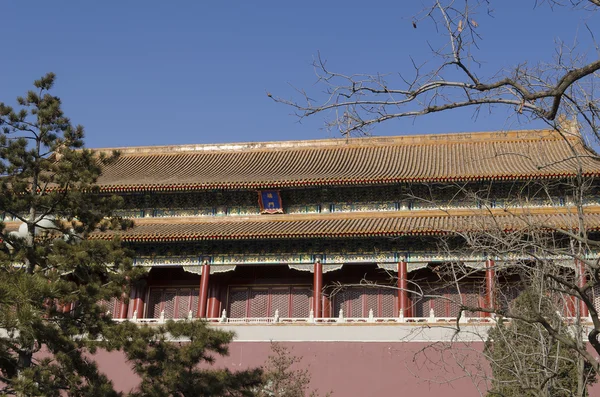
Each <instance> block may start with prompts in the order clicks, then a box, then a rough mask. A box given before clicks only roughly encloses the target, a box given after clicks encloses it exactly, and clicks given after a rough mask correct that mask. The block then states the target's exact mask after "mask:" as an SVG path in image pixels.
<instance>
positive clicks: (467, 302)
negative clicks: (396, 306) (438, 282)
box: [413, 284, 485, 317]
mask: <svg viewBox="0 0 600 397" xmlns="http://www.w3.org/2000/svg"><path fill="white" fill-rule="evenodd" d="M423 294H424V296H423V297H420V298H414V302H413V304H414V308H415V316H416V317H429V314H430V311H431V309H433V312H434V314H435V316H436V317H458V315H459V313H460V307H461V305H464V306H471V307H481V306H483V304H484V301H483V299H484V296H485V294H484V293H483V292H482V291H481V288H480V287H479V286H478V285H475V284H464V285H461V286H460V293H459V290H458V289H457V288H456V287H451V286H430V287H429V288H423ZM480 315H481V313H480V312H471V311H469V312H463V313H462V316H465V317H479V316H480Z"/></svg>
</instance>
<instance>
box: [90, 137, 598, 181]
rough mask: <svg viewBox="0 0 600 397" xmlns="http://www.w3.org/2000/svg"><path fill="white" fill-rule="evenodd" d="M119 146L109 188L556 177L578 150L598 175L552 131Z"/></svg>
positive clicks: (576, 140) (570, 167) (576, 141)
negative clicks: (118, 153) (119, 154)
mask: <svg viewBox="0 0 600 397" xmlns="http://www.w3.org/2000/svg"><path fill="white" fill-rule="evenodd" d="M98 150H99V151H101V150H109V149H98ZM119 150H120V152H121V157H120V158H119V159H118V161H116V162H115V163H114V164H112V165H110V166H107V167H106V168H105V169H104V173H103V175H102V176H101V177H100V179H99V181H98V184H99V185H100V186H101V189H103V190H104V191H152V190H159V191H168V190H196V189H263V188H284V187H297V186H319V185H320V186H336V185H344V184H385V183H396V182H413V181H428V182H434V181H468V180H484V179H492V180H494V179H527V178H551V177H559V176H571V175H574V174H575V169H576V161H575V160H574V159H573V153H574V152H575V153H576V154H578V155H580V156H582V157H580V160H581V162H582V164H583V172H584V173H585V174H587V175H600V162H599V161H597V160H595V159H594V158H593V156H590V152H589V151H588V150H587V149H586V148H585V147H584V146H583V145H582V144H581V139H580V137H579V136H578V135H576V136H573V137H569V138H566V139H565V138H564V137H562V136H560V135H558V134H557V133H555V132H553V131H550V130H535V131H510V132H484V133H462V134H446V135H421V136H400V137H370V138H369V137H367V138H353V139H324V140H314V141H282V142H258V143H233V144H221V145H182V146H157V147H129V148H120V149H119ZM573 150H574V152H573Z"/></svg>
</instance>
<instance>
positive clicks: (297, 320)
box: [93, 131, 600, 395]
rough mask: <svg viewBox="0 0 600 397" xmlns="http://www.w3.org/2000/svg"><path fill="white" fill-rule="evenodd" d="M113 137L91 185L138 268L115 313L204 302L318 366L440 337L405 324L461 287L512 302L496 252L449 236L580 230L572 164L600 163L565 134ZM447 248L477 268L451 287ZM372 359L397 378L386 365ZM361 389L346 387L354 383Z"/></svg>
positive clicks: (194, 308)
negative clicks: (108, 159)
mask: <svg viewBox="0 0 600 397" xmlns="http://www.w3.org/2000/svg"><path fill="white" fill-rule="evenodd" d="M119 150H120V152H121V156H120V158H119V160H118V161H117V162H116V163H114V164H112V165H110V166H109V167H107V168H106V169H105V170H104V173H103V176H102V177H101V179H100V180H99V185H100V187H101V191H102V192H105V193H107V194H108V193H111V194H112V193H116V194H119V195H121V196H122V197H123V198H124V202H125V208H124V209H123V210H122V212H121V215H122V216H124V217H130V218H133V219H134V220H135V225H136V226H135V227H134V228H133V229H131V230H129V231H127V232H124V233H122V239H123V241H124V242H125V243H126V244H127V245H129V246H130V247H131V248H133V249H134V250H135V252H136V259H135V263H136V265H138V266H144V267H147V268H148V269H149V273H148V276H147V279H146V280H145V282H144V283H142V284H140V285H136V286H135V288H133V289H132V292H131V297H130V300H129V303H128V304H124V303H121V302H117V301H115V302H113V303H112V306H111V311H112V313H113V316H114V317H116V318H128V319H133V320H136V321H140V322H160V321H164V320H165V319H170V318H174V319H185V318H208V319H210V321H212V322H214V323H215V326H221V327H224V328H227V329H234V330H235V331H236V332H237V334H238V340H239V343H240V345H239V346H238V347H235V346H234V347H233V356H234V357H238V355H239V354H241V353H240V352H241V351H242V350H243V349H246V350H245V351H246V355H249V356H252V355H253V354H255V353H253V352H257V351H261V352H262V353H261V354H263V353H265V351H266V350H265V348H264V345H265V344H264V342H267V341H269V340H280V341H287V342H290V343H292V342H293V343H296V344H297V345H298V346H301V347H299V348H298V349H299V350H298V351H296V353H298V354H300V355H305V356H306V355H309V356H310V357H312V359H313V361H314V362H315V363H316V364H314V365H316V366H317V367H318V366H319V362H329V361H328V360H327V357H328V356H327V354H334V355H335V354H337V356H336V357H337V358H336V359H335V360H338V361H340V362H343V361H345V360H351V361H352V360H353V358H352V357H354V355H356V354H359V355H360V354H363V356H364V357H363V358H362V359H361V361H360V363H356V362H353V363H352V365H353V367H352V368H354V370H356V371H359V370H360V371H367V370H369V368H373V366H376V367H377V368H379V366H380V364H379V363H380V361H381V360H384V361H385V359H382V358H381V357H380V356H382V355H383V354H384V353H383V350H382V349H384V347H386V346H387V347H389V348H390V349H392V348H393V349H400V350H402V348H401V347H398V346H405V345H402V343H397V342H401V341H403V340H404V341H405V340H416V342H415V345H414V347H412V346H411V347H407V348H406V349H408V350H411V349H413V350H414V349H415V348H417V347H418V346H419V343H425V342H426V341H427V340H438V339H440V340H441V339H444V338H449V336H448V335H446V334H444V333H443V332H442V331H441V329H435V330H433V331H419V332H420V333H419V335H420V336H419V337H418V338H416V339H414V338H413V339H411V337H410V335H414V332H415V329H416V328H415V326H414V324H415V323H428V322H429V323H436V324H439V323H441V322H443V321H451V320H452V319H454V318H456V316H457V315H458V312H459V305H458V304H457V303H456V302H459V303H460V302H462V303H465V304H468V305H471V306H481V307H489V306H490V305H506V304H508V301H509V300H510V299H511V297H512V296H514V294H513V295H511V292H510V289H505V293H503V294H501V295H499V294H497V293H496V291H498V290H499V289H501V288H504V287H503V286H499V285H496V283H497V280H500V279H499V278H498V277H495V264H496V261H498V260H499V259H498V258H495V257H492V256H490V255H488V253H486V252H475V251H467V250H465V244H464V241H463V240H462V239H461V238H460V234H461V233H466V232H469V231H480V230H485V229H486V228H488V227H490V228H491V227H495V228H498V227H499V228H501V229H504V230H516V229H519V228H522V227H524V226H525V224H536V223H537V224H544V225H551V226H552V227H554V228H567V229H570V228H576V227H577V216H576V214H575V211H574V206H575V203H576V200H575V198H574V197H573V195H572V193H571V189H569V186H571V180H572V178H575V177H576V176H577V172H578V171H577V170H578V169H579V170H580V171H581V175H582V176H585V177H588V178H593V177H597V176H600V162H598V161H597V160H595V159H594V158H592V157H591V156H589V152H588V150H587V149H586V148H585V147H584V145H582V142H581V139H580V137H579V136H578V135H577V134H574V135H573V136H572V137H568V138H565V137H563V136H560V135H558V134H557V133H555V132H552V131H511V132H492V133H469V134H450V135H424V136H402V137H377V138H357V139H328V140H315V141H287V142H258V143H239V144H212V145H184V146H159V147H129V148H120V149H119ZM577 155H580V156H579V157H578V156H577ZM542 186H543V188H541V187H542ZM598 193H599V192H598V189H597V187H596V185H594V184H592V185H591V187H590V189H589V194H587V195H586V196H585V199H584V203H583V208H584V213H585V215H584V216H585V221H586V225H587V227H588V229H589V230H596V229H598V228H600V194H598ZM515 215H517V216H515ZM440 237H446V240H445V241H446V248H445V249H441V248H440V246H439V244H438V241H439V239H440ZM93 238H99V239H101V238H111V235H110V234H108V233H97V234H96V235H94V236H93ZM589 254H590V255H595V253H589ZM558 259H561V258H557V260H558ZM563 259H564V258H563ZM563 259H561V260H563ZM457 262H460V263H461V264H463V265H464V266H466V267H467V268H469V269H473V270H474V271H473V272H472V273H471V274H470V275H469V277H466V278H465V279H464V280H463V281H464V282H463V285H462V286H461V288H459V289H457V288H455V287H450V286H448V285H446V284H444V283H443V280H442V279H441V277H440V276H439V274H438V273H439V272H438V268H439V267H440V266H448V265H449V264H451V263H457ZM503 282H506V285H508V286H509V285H510V282H511V280H510V278H509V277H507V278H506V279H504V280H503ZM427 291H436V292H435V295H441V296H444V297H447V298H448V299H430V298H428V297H427V295H428V294H427ZM468 318H469V320H468V321H469V322H470V323H471V324H473V323H474V322H475V323H477V322H481V323H485V322H486V321H487V320H488V319H487V318H486V314H484V313H478V312H475V313H468ZM474 319H477V320H474ZM357 323H361V324H360V325H359V324H357ZM361 325H362V327H361ZM411 327H412V328H411ZM444 335H446V336H444ZM403 338H407V339H403ZM244 341H246V342H247V343H246V344H243V343H242V342H244ZM377 342H385V343H388V344H389V345H385V346H384V345H381V344H378V343H377ZM261 343H262V345H260V344H261ZM319 343H321V345H319ZM394 343H395V344H394ZM253 344H254V345H253ZM234 345H235V343H234ZM259 345H260V346H259ZM317 345H318V346H321V347H317ZM252 346H254V347H252ZM390 346H391V347H390ZM394 346H395V347H394ZM387 347H386V348H387ZM239 349H242V350H239ZM261 349H262V350H261ZM311 349H312V350H311ZM369 349H371V350H369ZM406 349H405V350H406ZM367 351H370V352H371V353H365V352H367ZM327 352H329V353H327ZM335 352H337V353H335ZM360 352H363V353H360ZM256 354H258V353H256ZM265 354H266V353H265ZM263 356H264V354H263ZM344 357H345V358H344ZM361 357H362V356H361ZM378 357H379V358H378ZM237 359H238V358H235V360H237ZM263 359H264V357H263ZM309 359H310V358H309ZM232 360H234V359H233V358H232ZM240 360H242V359H240ZM252 360H254V358H251V359H250V362H248V361H244V362H243V363H242V362H241V361H240V363H239V365H245V364H249V363H252ZM390 360H393V359H390ZM398 360H400V359H398ZM242 361H243V360H242ZM259 363H260V361H259ZM229 364H231V363H229ZM236 365H237V364H236ZM394 365H395V366H396V367H397V366H398V365H400V364H398V363H396V364H394ZM319 368H321V367H319ZM328 368H329V367H328ZM360 368H362V370H361V369H360ZM392 368H393V366H392ZM327 371H329V369H328V370H327ZM331 371H334V372H335V370H333V369H331ZM351 371H352V370H351ZM378 371H379V372H380V376H384V375H383V374H386V375H385V376H386V377H391V378H390V379H389V382H392V383H393V382H395V381H396V382H397V379H394V377H395V375H394V370H392V371H391V372H390V369H389V368H387V367H386V368H385V369H380V370H378ZM328 373H329V372H328ZM388 373H389V374H388ZM345 375H348V373H346V374H345ZM350 375H351V377H352V374H351V373H350ZM319 376H321V377H324V376H325V375H318V376H317V377H319ZM343 376H344V373H343V372H339V371H338V372H335V374H332V375H331V376H330V375H327V378H326V379H328V380H329V381H332V382H333V381H334V380H332V379H336V377H343ZM319 379H320V378H319ZM324 379H325V378H324ZM317 381H319V380H318V379H317ZM344 382H345V383H346V384H347V383H348V379H345V380H344ZM350 382H352V380H350ZM389 382H388V383H389ZM323 383H324V384H325V385H327V384H329V383H327V382H325V381H323ZM392 383H390V384H392ZM382 384H384V385H385V382H383V383H382ZM324 387H325V390H327V386H324ZM352 387H358V388H359V389H360V387H359V386H352ZM359 389H355V391H356V393H357V394H355V395H367V394H364V393H361V392H359V391H357V390H359ZM344 390H345V389H344ZM386 390H388V389H386V387H385V386H381V390H380V392H381V393H382V394H381V395H385V394H386V393H388V392H387V391H386ZM341 395H347V394H345V392H344V391H342V394H341Z"/></svg>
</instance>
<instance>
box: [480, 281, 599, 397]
mask: <svg viewBox="0 0 600 397" xmlns="http://www.w3.org/2000/svg"><path fill="white" fill-rule="evenodd" d="M553 307H555V305H553V304H552V302H551V300H550V298H549V297H548V296H546V295H544V294H542V293H540V291H538V290H537V289H536V288H534V287H530V288H528V289H526V290H525V291H523V292H522V293H521V294H520V295H519V296H518V297H517V299H515V301H514V302H513V303H512V307H511V309H510V310H511V312H512V314H514V315H515V316H517V317H520V318H522V319H517V318H513V319H511V321H510V322H508V323H507V322H504V321H503V320H502V319H500V321H499V322H498V324H497V325H496V326H495V327H494V328H492V329H491V330H490V332H489V334H488V340H487V342H486V346H485V353H486V356H487V358H488V361H489V363H490V366H491V369H492V388H491V389H490V390H489V392H488V396H490V397H495V396H502V397H509V396H514V397H517V396H518V397H529V396H531V397H534V396H535V397H539V396H547V397H569V396H575V393H576V390H577V379H578V376H579V375H583V376H584V378H585V384H587V385H589V384H592V383H594V382H595V379H596V377H595V373H594V372H593V370H592V369H591V367H589V366H584V367H583V372H584V373H583V374H579V371H578V360H579V356H578V355H577V354H576V353H575V352H573V351H572V350H569V349H566V348H564V347H563V346H562V345H561V344H560V342H558V341H557V340H556V339H555V338H552V337H551V336H550V334H549V333H548V332H547V331H546V330H545V329H544V327H543V326H542V325H540V324H539V323H536V322H535V318H536V317H537V316H543V317H545V318H546V319H549V321H550V322H551V323H552V324H553V325H554V326H555V327H557V328H558V329H560V330H561V333H563V334H564V336H565V337H567V338H571V336H570V330H569V327H568V325H567V324H566V323H565V322H564V320H563V319H562V318H561V316H559V315H558V313H556V312H554V311H553Z"/></svg>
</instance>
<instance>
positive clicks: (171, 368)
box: [123, 320, 263, 397]
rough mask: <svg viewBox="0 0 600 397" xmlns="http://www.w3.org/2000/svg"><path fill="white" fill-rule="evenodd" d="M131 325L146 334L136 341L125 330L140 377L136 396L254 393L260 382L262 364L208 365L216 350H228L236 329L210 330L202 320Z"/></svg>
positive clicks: (221, 352)
mask: <svg viewBox="0 0 600 397" xmlns="http://www.w3.org/2000/svg"><path fill="white" fill-rule="evenodd" d="M127 325H128V326H129V327H130V328H131V329H130V330H131V332H132V333H134V332H136V330H137V332H139V333H140V334H141V335H142V338H141V339H138V340H137V341H136V340H133V339H131V338H129V337H128V335H129V333H128V332H127V333H124V334H123V335H125V336H126V338H125V340H124V351H125V354H126V356H127V359H128V360H129V361H130V362H132V363H133V364H134V371H135V372H136V373H137V374H138V375H139V376H140V377H141V378H142V382H141V384H140V386H139V389H138V391H137V392H134V393H132V396H133V397H137V396H139V397H142V396H146V397H196V396H231V397H234V396H240V397H241V396H255V395H256V392H255V390H256V389H257V388H258V387H259V386H261V384H262V381H263V380H262V370H261V369H260V368H254V369H249V370H246V371H237V372H231V371H229V370H227V369H215V368H209V365H211V364H213V363H214V359H215V355H220V356H224V355H227V353H228V349H227V345H228V344H229V343H230V342H231V340H232V339H233V333H232V332H225V331H220V330H215V329H212V328H210V327H208V326H207V324H206V323H205V322H203V321H178V322H175V321H173V320H169V321H168V322H167V323H166V324H165V325H164V326H162V327H159V328H158V329H152V328H148V327H145V328H137V329H136V327H135V325H133V324H127ZM145 341H150V342H149V343H147V342H145Z"/></svg>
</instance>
